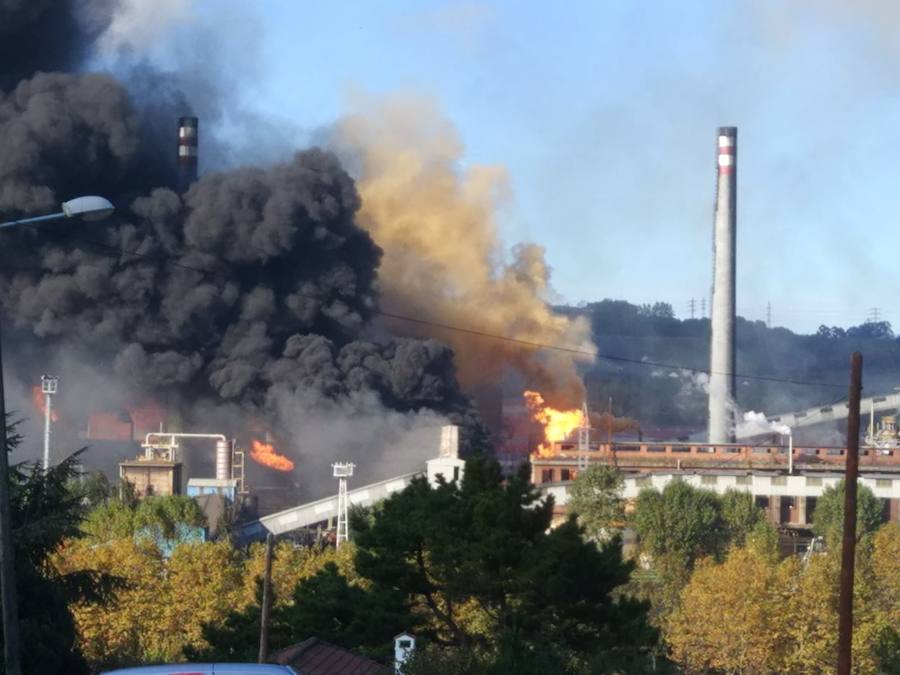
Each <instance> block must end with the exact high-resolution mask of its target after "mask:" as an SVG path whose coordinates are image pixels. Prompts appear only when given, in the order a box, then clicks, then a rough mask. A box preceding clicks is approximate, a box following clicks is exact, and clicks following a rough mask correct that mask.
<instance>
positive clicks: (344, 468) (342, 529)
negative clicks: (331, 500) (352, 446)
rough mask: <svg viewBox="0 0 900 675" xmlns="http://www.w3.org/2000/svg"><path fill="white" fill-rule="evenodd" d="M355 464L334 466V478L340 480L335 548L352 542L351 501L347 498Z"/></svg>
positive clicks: (332, 466) (341, 463)
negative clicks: (344, 542)
mask: <svg viewBox="0 0 900 675" xmlns="http://www.w3.org/2000/svg"><path fill="white" fill-rule="evenodd" d="M355 467H356V465H355V464H352V463H348V462H338V463H337V464H332V465H331V468H332V469H334V477H335V478H337V479H338V514H337V537H336V539H335V548H340V547H341V542H342V541H350V520H349V518H350V500H349V499H348V498H347V479H348V478H350V477H351V476H353V469H354V468H355Z"/></svg>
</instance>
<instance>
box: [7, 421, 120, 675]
mask: <svg viewBox="0 0 900 675" xmlns="http://www.w3.org/2000/svg"><path fill="white" fill-rule="evenodd" d="M7 439H8V443H9V446H10V449H14V448H15V447H16V446H17V445H18V443H19V441H20V440H21V439H20V437H19V436H18V435H17V434H16V433H15V430H14V428H13V427H7ZM77 461H78V453H75V454H73V455H72V456H70V457H68V458H67V459H64V460H63V461H62V462H60V463H58V464H57V465H55V466H53V467H51V468H50V469H48V470H47V471H44V470H43V469H42V468H41V467H40V466H39V465H38V464H19V465H16V466H14V467H12V469H11V476H10V519H11V525H12V533H13V546H14V548H15V569H16V587H17V591H18V600H19V607H18V610H19V622H20V639H21V642H20V646H21V658H22V669H23V672H24V673H26V674H29V673H34V674H41V675H52V674H54V673H60V674H62V673H73V674H78V673H86V672H87V671H88V669H87V663H86V662H85V660H84V658H83V657H82V655H81V653H80V651H79V650H78V648H77V646H76V630H75V622H74V619H73V617H72V614H71V612H70V609H69V607H70V605H71V603H73V602H76V601H79V600H82V599H91V600H92V601H95V602H102V601H105V600H106V599H107V598H108V597H109V593H110V590H111V588H112V586H113V585H114V584H113V580H112V579H111V578H110V577H109V576H108V575H103V574H98V573H96V572H91V571H80V570H78V571H61V570H58V569H57V568H56V567H55V566H54V565H53V564H52V563H51V558H52V555H53V553H54V552H55V551H56V550H57V549H58V548H59V546H60V545H61V544H62V542H63V540H64V539H65V538H67V537H70V536H73V535H74V534H76V533H77V532H78V524H79V521H80V519H81V516H82V504H81V499H80V496H79V495H77V494H76V493H74V492H73V491H72V490H71V489H70V488H71V486H72V484H73V479H74V477H75V475H76V469H75V466H76V463H77Z"/></svg>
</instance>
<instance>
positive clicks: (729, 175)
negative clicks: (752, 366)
mask: <svg viewBox="0 0 900 675" xmlns="http://www.w3.org/2000/svg"><path fill="white" fill-rule="evenodd" d="M717 159H718V161H717V165H718V177H717V183H716V211H715V219H714V221H713V287H712V311H711V314H710V317H711V321H710V327H711V331H712V334H711V336H710V348H709V370H710V375H709V442H710V443H730V442H733V441H734V420H733V414H732V410H733V403H734V394H735V377H734V371H735V367H734V366H735V350H734V325H735V264H734V261H735V239H736V235H737V219H736V216H737V127H719V134H718V147H717Z"/></svg>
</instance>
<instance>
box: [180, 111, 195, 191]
mask: <svg viewBox="0 0 900 675" xmlns="http://www.w3.org/2000/svg"><path fill="white" fill-rule="evenodd" d="M199 141H200V121H199V120H198V119H197V118H196V117H179V118H178V173H179V182H180V185H179V188H180V189H181V190H182V191H184V190H187V189H188V187H190V185H191V183H193V182H194V181H195V180H197V159H198V146H199Z"/></svg>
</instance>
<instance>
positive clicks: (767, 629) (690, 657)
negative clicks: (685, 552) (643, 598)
mask: <svg viewBox="0 0 900 675" xmlns="http://www.w3.org/2000/svg"><path fill="white" fill-rule="evenodd" d="M780 577H781V575H779V574H778V569H777V568H776V567H774V566H772V565H771V564H770V563H769V562H768V561H767V560H766V559H765V558H764V557H763V556H760V555H757V554H755V553H753V552H751V551H749V550H747V549H737V550H734V551H732V552H731V554H730V555H729V556H728V558H727V559H726V560H725V562H724V563H722V564H721V565H717V564H715V563H714V562H713V561H712V560H709V559H707V560H703V561H701V562H700V563H699V564H698V565H697V567H696V568H695V570H694V573H693V575H692V577H691V580H690V582H689V583H688V585H687V586H686V587H685V588H684V590H683V591H682V594H681V602H680V606H679V607H678V608H677V609H676V610H675V611H674V612H673V613H672V615H671V616H670V617H669V620H668V622H667V633H668V640H669V644H670V646H671V647H672V652H673V655H674V657H675V659H676V660H677V661H679V662H680V663H683V664H684V665H685V666H687V667H688V668H694V669H704V668H713V669H722V670H728V671H731V670H738V671H740V672H768V671H771V670H774V668H773V666H774V663H773V662H774V661H775V659H777V656H778V654H779V644H778V630H777V624H778V622H779V605H780V603H781V601H782V600H783V588H782V587H781V584H780V583H779V582H780V581H781V578H780ZM773 629H774V630H773Z"/></svg>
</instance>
